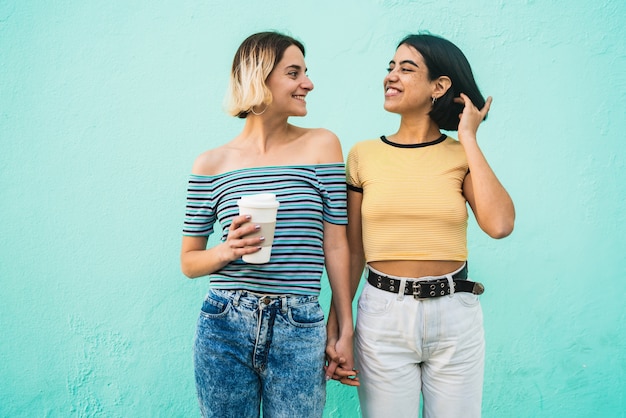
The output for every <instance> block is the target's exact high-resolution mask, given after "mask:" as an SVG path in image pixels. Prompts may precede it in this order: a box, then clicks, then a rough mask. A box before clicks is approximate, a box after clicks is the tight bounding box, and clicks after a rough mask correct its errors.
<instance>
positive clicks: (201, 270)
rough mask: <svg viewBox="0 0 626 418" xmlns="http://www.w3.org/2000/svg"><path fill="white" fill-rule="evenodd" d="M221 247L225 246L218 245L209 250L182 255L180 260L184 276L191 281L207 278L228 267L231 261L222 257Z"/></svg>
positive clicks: (187, 252) (191, 251)
mask: <svg viewBox="0 0 626 418" xmlns="http://www.w3.org/2000/svg"><path fill="white" fill-rule="evenodd" d="M220 245H223V244H218V245H216V246H215V247H212V248H210V249H207V250H190V251H186V252H183V253H181V256H180V259H181V269H182V271H183V274H185V276H187V277H189V278H190V279H195V278H197V277H202V276H207V275H209V274H211V273H214V272H216V271H218V270H220V269H222V268H223V267H224V266H226V265H227V264H228V263H229V261H228V260H225V259H223V257H221V254H222V253H223V251H221V249H220V248H218V247H219V246H220Z"/></svg>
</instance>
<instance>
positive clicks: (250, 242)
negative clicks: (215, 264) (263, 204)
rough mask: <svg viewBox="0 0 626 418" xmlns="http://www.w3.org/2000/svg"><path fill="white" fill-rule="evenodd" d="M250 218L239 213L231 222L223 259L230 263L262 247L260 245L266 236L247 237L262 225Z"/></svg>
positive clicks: (224, 245) (224, 244)
mask: <svg viewBox="0 0 626 418" xmlns="http://www.w3.org/2000/svg"><path fill="white" fill-rule="evenodd" d="M250 219H251V218H250V216H249V215H239V216H235V217H234V218H233V222H232V223H231V224H230V228H228V236H227V237H226V242H224V243H223V244H222V245H223V248H224V251H223V259H224V260H225V261H227V262H228V263H230V262H231V261H234V260H237V259H238V258H240V257H241V256H243V255H246V254H252V253H255V252H257V251H259V250H260V249H261V247H260V245H261V243H262V242H263V240H264V237H256V236H255V237H248V238H246V236H248V235H250V234H253V233H255V232H257V231H258V230H259V229H260V226H259V225H256V224H254V223H252V222H250Z"/></svg>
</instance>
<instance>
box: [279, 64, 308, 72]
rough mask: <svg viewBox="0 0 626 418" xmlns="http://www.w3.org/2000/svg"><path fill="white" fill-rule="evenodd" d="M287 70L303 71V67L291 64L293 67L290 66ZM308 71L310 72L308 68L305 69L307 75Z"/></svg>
mask: <svg viewBox="0 0 626 418" xmlns="http://www.w3.org/2000/svg"><path fill="white" fill-rule="evenodd" d="M285 69H286V70H289V69H294V70H298V71H302V67H301V66H299V65H297V64H291V65H288V66H287V67H286V68H285ZM307 71H308V68H305V69H304V72H305V73H306V72H307Z"/></svg>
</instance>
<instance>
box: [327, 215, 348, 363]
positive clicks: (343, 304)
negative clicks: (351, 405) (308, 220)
mask: <svg viewBox="0 0 626 418" xmlns="http://www.w3.org/2000/svg"><path fill="white" fill-rule="evenodd" d="M348 257H349V249H348V240H347V238H346V228H345V226H343V225H334V224H331V223H328V222H324V258H325V263H326V272H327V273H328V281H329V282H330V286H331V289H332V295H333V296H332V305H331V311H333V324H336V327H337V328H336V330H335V331H336V339H333V342H334V344H333V346H334V349H335V351H336V352H337V355H338V356H339V357H341V358H342V359H344V361H345V363H344V366H345V368H346V369H348V370H352V368H353V367H354V354H353V349H352V338H353V336H354V329H353V322H352V297H351V293H350V282H349V272H350V268H349V259H348ZM329 321H330V318H329Z"/></svg>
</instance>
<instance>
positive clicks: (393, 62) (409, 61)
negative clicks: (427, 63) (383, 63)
mask: <svg viewBox="0 0 626 418" xmlns="http://www.w3.org/2000/svg"><path fill="white" fill-rule="evenodd" d="M395 63H396V62H395V61H394V60H391V61H389V65H391V64H395ZM402 64H411V65H414V66H415V67H418V68H419V65H417V64H416V63H415V61H412V60H404V61H400V65H402Z"/></svg>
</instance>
